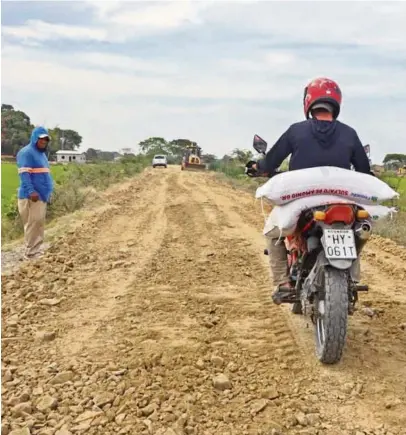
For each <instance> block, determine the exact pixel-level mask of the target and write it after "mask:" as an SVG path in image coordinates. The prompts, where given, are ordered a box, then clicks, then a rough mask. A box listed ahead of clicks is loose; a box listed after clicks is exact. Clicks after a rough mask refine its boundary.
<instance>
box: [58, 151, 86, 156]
mask: <svg viewBox="0 0 406 435" xmlns="http://www.w3.org/2000/svg"><path fill="white" fill-rule="evenodd" d="M55 154H58V155H65V156H81V155H82V154H85V153H82V152H80V151H72V150H59V151H57V152H56V153H55Z"/></svg>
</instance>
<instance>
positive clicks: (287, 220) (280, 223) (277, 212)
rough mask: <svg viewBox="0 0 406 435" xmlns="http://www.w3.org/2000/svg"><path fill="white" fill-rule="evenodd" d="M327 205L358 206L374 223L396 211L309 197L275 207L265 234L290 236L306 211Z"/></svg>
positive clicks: (332, 197) (380, 206)
mask: <svg viewBox="0 0 406 435" xmlns="http://www.w3.org/2000/svg"><path fill="white" fill-rule="evenodd" d="M327 204H357V205H359V206H360V207H362V208H363V209H364V210H367V211H368V213H369V215H370V217H371V219H372V220H373V221H377V220H379V219H382V218H384V217H386V216H388V215H390V214H392V213H393V212H394V211H395V210H394V209H393V208H389V207H385V206H383V205H368V204H360V203H357V202H355V201H350V200H348V199H345V198H342V197H339V196H334V195H317V196H309V197H307V198H301V199H297V200H295V201H291V202H289V203H287V204H285V205H277V206H275V207H274V208H273V209H272V211H271V213H270V214H269V216H268V218H267V220H266V222H265V227H264V231H263V234H265V235H267V236H270V237H279V236H289V235H291V234H293V232H294V231H295V228H296V224H297V221H298V219H299V216H300V214H301V213H302V212H303V211H304V210H306V209H309V208H312V207H317V206H320V205H327Z"/></svg>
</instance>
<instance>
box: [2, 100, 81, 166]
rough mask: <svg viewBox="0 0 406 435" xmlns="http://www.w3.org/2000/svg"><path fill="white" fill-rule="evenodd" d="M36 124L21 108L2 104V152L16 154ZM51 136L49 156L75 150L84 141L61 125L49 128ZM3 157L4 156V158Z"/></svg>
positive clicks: (76, 133)
mask: <svg viewBox="0 0 406 435" xmlns="http://www.w3.org/2000/svg"><path fill="white" fill-rule="evenodd" d="M33 128H34V125H32V124H31V120H30V117H29V116H28V115H27V114H25V113H24V112H22V111H21V110H15V109H14V107H13V106H12V105H10V104H2V105H1V154H2V156H3V155H7V156H15V155H16V154H17V152H18V151H19V150H20V149H21V148H22V147H24V146H25V145H27V143H28V142H29V141H30V137H31V132H32V130H33ZM48 131H49V134H50V136H51V142H50V144H49V157H50V158H52V157H53V156H54V155H55V153H56V151H58V150H59V149H61V146H63V149H65V150H74V149H76V148H78V147H79V146H80V144H81V143H82V137H81V136H80V134H79V133H78V132H77V131H75V130H71V129H64V130H62V129H61V128H59V127H55V128H51V129H48ZM2 159H3V158H2Z"/></svg>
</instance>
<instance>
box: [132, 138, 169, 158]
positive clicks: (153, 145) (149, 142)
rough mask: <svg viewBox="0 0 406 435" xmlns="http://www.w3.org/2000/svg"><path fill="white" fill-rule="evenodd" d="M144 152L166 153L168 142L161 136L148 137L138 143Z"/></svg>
mask: <svg viewBox="0 0 406 435" xmlns="http://www.w3.org/2000/svg"><path fill="white" fill-rule="evenodd" d="M138 146H139V147H140V149H141V151H142V152H143V153H145V154H159V153H161V154H167V151H168V149H167V148H168V142H167V141H166V140H165V139H164V138H163V137H150V138H148V139H145V140H143V141H142V142H140V143H139V144H138Z"/></svg>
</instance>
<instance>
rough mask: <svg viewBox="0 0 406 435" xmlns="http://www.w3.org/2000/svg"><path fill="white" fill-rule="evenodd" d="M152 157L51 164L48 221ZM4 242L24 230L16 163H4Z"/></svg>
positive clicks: (136, 170)
mask: <svg viewBox="0 0 406 435" xmlns="http://www.w3.org/2000/svg"><path fill="white" fill-rule="evenodd" d="M149 163H150V159H149V158H146V157H144V156H137V157H128V158H125V159H122V160H121V161H120V162H115V163H96V164H85V165H77V164H70V165H51V173H52V176H53V178H54V182H55V189H54V192H53V194H52V199H51V204H49V206H48V209H47V221H48V222H50V221H51V220H52V219H54V218H57V217H60V216H63V215H66V214H68V213H72V212H74V211H76V210H78V209H80V208H81V207H83V205H84V204H85V203H86V202H87V200H88V198H89V196H92V195H94V191H102V190H104V189H106V188H107V187H108V186H110V185H111V184H114V183H117V182H119V181H122V180H123V179H125V178H128V177H131V176H134V175H136V174H138V173H140V172H141V171H142V170H143V169H144V168H145V167H146V166H147V165H148V164H149ZM1 168H2V174H1V175H2V176H1V178H2V189H1V196H2V198H1V200H2V204H1V205H2V213H1V214H2V220H1V232H2V243H3V242H8V241H10V240H13V239H15V238H18V237H20V236H21V235H22V234H23V228H22V225H21V219H20V216H19V214H18V209H17V187H18V185H19V179H18V175H17V171H16V166H15V164H10V163H2V165H1Z"/></svg>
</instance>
